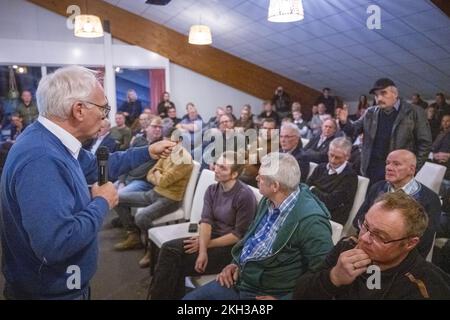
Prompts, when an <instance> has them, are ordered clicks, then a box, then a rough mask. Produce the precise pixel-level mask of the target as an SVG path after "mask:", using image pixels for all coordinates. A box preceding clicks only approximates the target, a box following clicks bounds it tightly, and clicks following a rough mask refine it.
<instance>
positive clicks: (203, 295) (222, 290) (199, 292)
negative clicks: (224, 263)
mask: <svg viewBox="0 0 450 320" xmlns="http://www.w3.org/2000/svg"><path fill="white" fill-rule="evenodd" d="M256 296H257V294H255V293H252V292H248V291H240V290H239V289H237V288H236V287H234V286H233V287H231V288H227V287H222V286H221V285H220V283H219V282H218V281H215V280H214V281H211V282H210V283H207V284H205V285H204V286H201V287H199V288H197V289H195V290H194V291H192V292H190V293H188V294H187V295H185V296H184V298H183V300H255V299H256Z"/></svg>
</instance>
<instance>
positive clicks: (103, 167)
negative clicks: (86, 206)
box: [91, 146, 119, 209]
mask: <svg viewBox="0 0 450 320" xmlns="http://www.w3.org/2000/svg"><path fill="white" fill-rule="evenodd" d="M96 155H97V165H98V182H97V183H95V184H93V185H92V189H91V194H92V198H95V197H103V198H104V199H105V200H106V201H108V205H109V208H110V209H112V208H114V207H115V206H116V205H117V204H118V203H119V195H118V194H117V190H116V188H115V187H114V185H113V184H112V183H111V182H109V181H108V158H109V151H108V148H107V147H104V146H101V147H99V148H98V150H97V153H96Z"/></svg>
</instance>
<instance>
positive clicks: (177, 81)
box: [170, 63, 262, 121]
mask: <svg viewBox="0 0 450 320" xmlns="http://www.w3.org/2000/svg"><path fill="white" fill-rule="evenodd" d="M170 81H171V88H172V91H171V93H170V94H171V96H172V100H173V102H174V103H175V105H176V106H177V110H178V116H180V115H181V114H184V113H185V106H186V104H187V103H188V102H193V103H194V104H195V105H196V106H197V108H198V110H199V112H200V114H201V116H202V117H203V120H205V121H206V120H208V119H209V118H210V117H211V116H213V115H214V113H215V110H216V108H217V107H218V106H222V107H225V106H226V105H229V104H230V105H232V106H233V111H234V115H235V116H236V117H238V118H239V114H240V110H241V108H242V106H243V105H244V104H246V103H248V104H250V105H251V106H252V112H253V113H254V114H258V113H260V112H261V104H262V100H261V99H259V98H256V97H254V96H251V95H249V94H246V93H244V92H242V91H239V90H237V89H234V88H232V87H230V86H227V85H224V84H222V83H220V82H218V81H215V80H212V79H210V78H207V77H205V76H202V75H200V74H198V73H196V72H193V71H191V70H189V69H186V68H183V67H181V66H179V65H177V64H174V63H171V64H170Z"/></svg>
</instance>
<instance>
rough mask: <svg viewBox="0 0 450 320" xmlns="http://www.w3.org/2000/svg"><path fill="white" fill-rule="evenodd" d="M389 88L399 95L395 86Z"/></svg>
mask: <svg viewBox="0 0 450 320" xmlns="http://www.w3.org/2000/svg"><path fill="white" fill-rule="evenodd" d="M389 89H390V90H391V91H392V92H393V93H394V94H395V95H396V96H397V97H398V89H397V87H394V86H389Z"/></svg>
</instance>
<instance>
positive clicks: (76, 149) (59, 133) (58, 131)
mask: <svg viewBox="0 0 450 320" xmlns="http://www.w3.org/2000/svg"><path fill="white" fill-rule="evenodd" d="M37 120H38V121H39V122H40V123H41V124H42V125H43V126H44V127H45V128H46V129H47V130H48V131H50V132H51V133H53V134H54V135H55V136H56V137H57V138H58V139H59V140H60V141H61V142H62V144H63V145H64V146H65V147H66V148H67V149H69V151H70V153H71V154H72V156H73V157H74V158H75V159H78V154H79V153H80V149H81V142H80V141H79V140H78V139H77V138H75V137H74V136H73V135H71V134H70V133H69V132H67V131H66V130H64V129H63V128H61V127H60V126H58V125H57V124H56V123H54V122H53V121H51V120H48V119H47V118H44V117H43V116H39V117H38V118H37Z"/></svg>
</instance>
